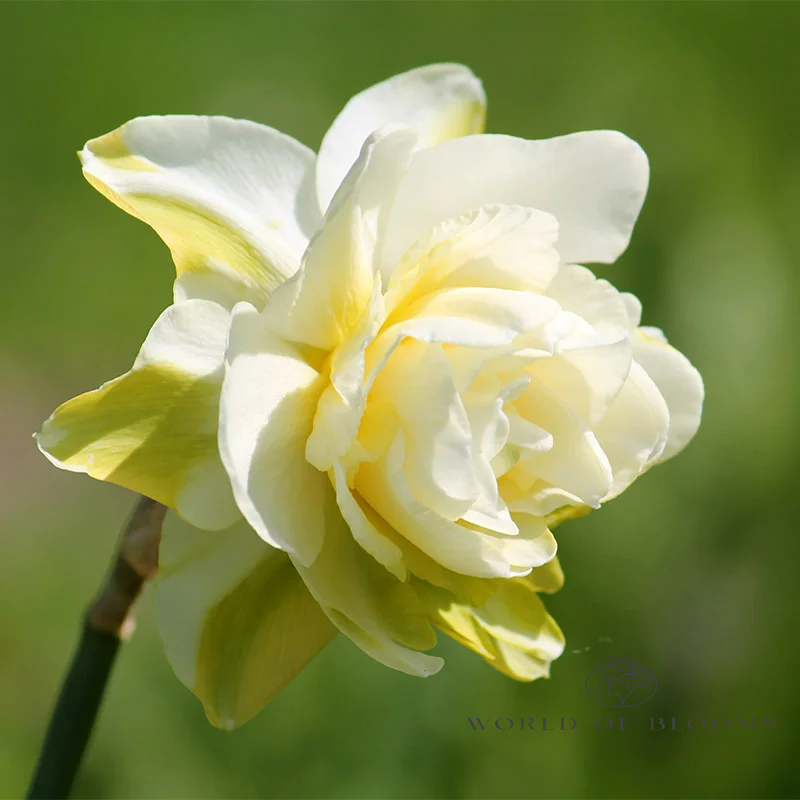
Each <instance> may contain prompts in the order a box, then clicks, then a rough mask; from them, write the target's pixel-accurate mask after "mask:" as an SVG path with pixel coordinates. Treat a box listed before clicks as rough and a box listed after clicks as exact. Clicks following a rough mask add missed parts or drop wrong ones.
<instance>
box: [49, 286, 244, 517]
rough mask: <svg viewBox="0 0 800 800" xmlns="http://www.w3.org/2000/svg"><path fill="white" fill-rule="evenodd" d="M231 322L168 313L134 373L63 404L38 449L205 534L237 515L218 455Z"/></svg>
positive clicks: (191, 307)
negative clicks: (158, 505) (167, 508)
mask: <svg viewBox="0 0 800 800" xmlns="http://www.w3.org/2000/svg"><path fill="white" fill-rule="evenodd" d="M229 325H230V314H229V312H228V311H226V310H225V309H224V308H222V307H221V306H219V305H217V304H216V303H211V302H208V301H206V300H188V301H186V302H184V303H179V304H177V305H174V306H170V308H168V309H167V310H166V311H165V312H164V313H163V314H162V315H161V316H160V317H159V318H158V320H157V321H156V323H155V324H154V325H153V328H152V329H151V331H150V333H149V334H148V336H147V338H146V339H145V342H144V344H143V345H142V349H141V351H140V353H139V356H138V357H137V359H136V362H135V363H134V365H133V368H132V369H131V370H130V371H129V372H127V373H125V374H124V375H122V376H121V377H119V378H116V379H115V380H112V381H109V382H108V383H106V384H104V385H103V386H101V387H100V388H99V389H97V390H95V391H93V392H87V393H86V394H82V395H79V396H78V397H75V398H73V399H72V400H69V401H67V402H66V403H64V404H63V405H61V406H60V407H59V408H58V409H56V411H55V412H54V413H53V415H52V416H51V417H50V419H48V420H47V422H45V424H44V426H43V428H42V431H41V433H40V434H39V435H38V437H37V442H38V445H39V448H40V449H41V451H42V452H43V453H44V454H45V455H46V456H47V457H48V458H49V459H50V460H51V461H52V462H53V463H54V464H56V466H59V467H61V468H63V469H68V470H71V471H73V472H85V473H87V474H89V475H91V476H92V477H93V478H97V479H98V480H105V481H109V482H111V483H116V484H119V485H120V486H125V487H126V488H128V489H131V490H133V491H135V492H139V493H140V494H144V495H146V496H147V497H152V498H153V499H154V500H157V501H158V502H160V503H164V505H167V506H170V507H171V508H175V509H176V510H177V511H178V513H180V514H181V515H182V516H184V517H185V518H186V519H187V520H189V521H190V522H192V523H193V524H194V525H197V526H199V527H202V528H208V529H219V528H225V527H227V526H229V525H231V524H233V523H234V522H235V521H236V520H237V519H238V518H239V512H238V509H237V508H236V504H235V503H234V501H233V495H232V494H231V487H230V482H229V480H228V477H227V475H226V474H225V471H224V470H223V469H222V464H221V462H220V458H219V453H218V450H217V421H218V417H219V396H220V389H221V386H222V374H223V356H224V352H225V341H226V338H227V335H228V328H229Z"/></svg>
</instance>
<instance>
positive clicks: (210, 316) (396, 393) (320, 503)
mask: <svg viewBox="0 0 800 800" xmlns="http://www.w3.org/2000/svg"><path fill="white" fill-rule="evenodd" d="M484 117H485V98H484V93H483V90H482V87H481V84H480V82H479V81H478V80H477V79H476V78H475V76H474V75H473V74H472V73H471V72H470V71H469V70H468V69H466V68H465V67H462V66H458V65H436V66H430V67H424V68H421V69H417V70H413V71H411V72H408V73H405V74H403V75H399V76H396V77H394V78H391V79H390V80H388V81H385V82H384V83H381V84H378V85H376V86H373V87H372V88H370V89H367V90H366V91H364V92H362V93H361V94H359V95H357V96H356V97H354V98H353V99H352V100H351V101H350V102H349V103H348V104H347V105H346V106H345V108H344V109H343V111H342V112H341V113H340V114H339V116H338V117H337V118H336V120H335V121H334V123H333V125H332V126H331V128H330V130H329V131H328V133H327V134H326V135H325V137H324V139H323V141H322V145H321V147H320V151H319V154H318V155H317V156H315V155H314V153H313V152H312V151H311V150H309V149H308V148H306V147H305V146H303V145H302V144H300V143H298V142H297V141H295V140H294V139H291V138H290V137H288V136H286V135H284V134H281V133H279V132H277V131H275V130H273V129H271V128H267V127H265V126H263V125H257V124H255V123H252V122H245V121H238V120H232V119H227V118H221V117H210V118H209V117H144V118H139V119H135V120H133V121H131V122H129V123H127V124H126V125H124V126H123V127H122V128H120V129H118V130H116V131H114V132H113V133H110V134H107V135H106V136H102V137H100V138H99V139H94V140H92V141H90V142H89V143H88V144H87V145H86V146H85V148H84V149H83V152H82V154H81V160H82V163H83V170H84V174H85V175H86V177H87V178H88V180H89V181H90V182H91V183H92V185H93V186H95V187H96V188H97V189H98V190H99V191H101V192H102V193H103V194H104V195H106V196H107V197H108V198H109V199H111V200H112V201H113V202H114V203H116V204H117V205H118V206H120V207H121V208H123V209H124V210H126V211H128V212H129V213H130V214H132V215H133V216H136V217H138V218H139V219H142V220H143V221H145V222H147V223H148V224H149V225H151V226H152V227H153V228H154V229H155V230H156V232H157V233H158V234H159V235H160V236H161V238H162V239H163V240H164V241H165V242H166V244H167V245H168V247H169V248H170V250H171V252H172V256H173V259H174V261H175V265H176V267H177V279H176V281H175V302H174V304H173V305H172V306H170V307H169V308H168V309H167V310H166V311H165V312H164V313H163V314H162V315H161V316H160V317H159V319H158V320H157V321H156V323H155V325H154V326H153V328H152V329H151V331H150V333H149V335H148V336H147V338H146V340H145V342H144V345H143V346H142V349H141V351H140V353H139V356H138V357H137V359H136V361H135V362H134V365H133V367H132V368H131V370H130V371H129V372H127V373H125V374H124V375H122V376H121V377H119V378H116V379H115V380H112V381H110V382H109V383H107V384H104V385H103V386H102V387H100V388H99V389H97V390H96V391H94V392H89V393H88V394H84V395H81V396H79V397H76V398H75V399H73V400H70V401H69V402H67V403H65V404H64V405H62V406H61V407H60V408H59V409H57V410H56V412H55V413H54V414H53V416H52V417H51V418H50V419H49V420H48V421H47V422H46V423H45V425H44V428H43V430H42V432H41V433H40V434H39V437H38V442H39V447H40V448H41V449H42V451H43V452H44V453H45V454H46V455H47V456H48V458H50V459H51V460H52V461H53V462H54V463H55V464H56V465H58V466H60V467H62V468H65V469H69V470H73V471H76V472H85V473H88V474H89V475H91V476H92V477H95V478H98V479H101V480H107V481H111V482H113V483H117V484H120V485H122V486H126V487H128V488H130V489H132V490H134V491H136V492H140V493H142V494H144V495H147V496H149V497H151V498H154V499H155V500H158V501H159V502H161V503H164V504H165V505H167V506H169V507H170V508H172V509H174V510H175V511H176V512H177V515H172V517H171V519H170V520H169V521H168V524H167V526H166V528H165V532H164V539H163V542H162V549H161V554H160V561H161V575H160V579H159V585H158V589H157V609H158V615H159V626H160V630H161V633H162V636H163V639H164V642H165V646H166V651H167V654H168V657H169V659H170V662H171V663H172V665H173V667H174V668H175V671H176V672H177V674H178V676H179V677H180V678H181V680H182V681H183V682H184V683H186V685H187V686H189V687H190V688H191V689H192V690H193V691H194V692H195V693H196V694H197V696H198V697H199V698H200V699H201V700H202V701H203V703H204V705H205V708H206V712H207V714H208V716H209V718H210V719H211V720H212V722H214V723H215V724H217V725H221V726H223V727H233V726H235V725H237V724H240V723H241V722H243V721H245V720H247V719H248V718H250V717H251V716H252V715H253V714H254V713H256V712H257V711H258V710H259V709H260V708H261V707H262V706H263V705H264V703H265V702H267V701H268V700H269V698H270V697H272V696H273V695H274V694H275V692H276V691H278V690H279V689H280V688H281V687H282V686H283V685H284V684H286V683H287V682H288V681H289V680H291V679H292V677H294V675H295V674H296V673H297V672H298V671H299V670H300V669H301V668H302V667H303V666H304V665H305V664H306V663H307V662H308V660H309V659H311V658H312V657H313V656H314V655H315V653H317V652H318V651H319V649H320V648H321V647H322V646H323V645H324V644H325V643H326V642H327V641H328V640H330V638H331V637H332V636H333V635H334V633H335V632H336V631H337V630H338V631H341V632H343V633H344V634H345V635H346V636H348V637H349V638H350V639H351V640H352V641H353V642H355V644H356V645H358V646H359V647H360V648H361V649H362V650H363V651H364V652H366V653H367V654H369V655H370V656H372V657H373V658H375V659H377V660H378V661H380V662H382V663H383V664H386V665H387V666H390V667H393V668H395V669H398V670H401V671H403V672H406V673H409V674H412V675H420V676H425V675H430V674H432V673H435V672H437V671H438V670H439V669H440V667H441V665H442V660H441V659H440V658H438V657H435V656H432V655H429V654H428V653H427V652H425V651H427V650H429V649H430V648H431V647H432V646H433V645H434V644H435V642H436V635H435V632H434V629H435V628H438V629H439V630H440V631H443V632H444V633H446V634H448V635H450V636H452V637H453V638H455V639H456V640H458V641H459V642H461V643H462V644H464V645H465V646H467V647H468V648H470V649H472V650H474V651H475V652H477V653H479V654H480V655H481V656H483V657H484V658H485V659H486V660H487V661H488V662H489V663H491V664H492V665H493V666H495V667H496V668H498V669H500V670H502V671H503V672H505V673H506V674H508V675H510V676H511V677H513V678H517V679H519V680H533V679H534V678H537V677H541V676H546V675H548V673H549V665H550V662H551V661H552V660H553V659H555V658H556V657H557V656H558V655H559V654H560V653H561V652H562V650H563V646H564V640H563V636H562V634H561V632H560V630H559V628H558V626H557V625H556V623H555V622H554V621H553V619H552V618H551V617H550V616H549V615H548V613H547V612H546V611H545V609H544V606H543V604H542V602H541V600H540V598H539V595H540V594H541V593H547V592H552V591H555V590H556V589H558V588H560V586H561V584H562V582H563V575H562V572H561V569H560V566H559V564H558V561H557V559H556V558H555V554H556V542H555V539H554V538H553V535H552V533H551V530H550V529H551V528H552V527H554V526H555V524H557V523H558V522H560V521H561V520H563V519H566V518H569V517H574V516H580V515H582V514H585V513H587V512H588V511H589V510H591V509H592V508H597V507H599V505H600V504H601V503H603V502H605V501H607V500H609V499H610V498H612V497H614V496H616V495H618V494H619V493H620V492H622V491H623V490H624V489H625V488H626V487H627V486H629V485H630V483H631V482H632V481H633V480H634V479H635V478H636V477H637V476H638V475H640V474H642V473H643V472H644V471H645V470H647V469H648V468H649V467H651V466H652V465H653V464H655V463H658V462H660V461H663V460H664V459H666V458H668V457H670V456H672V455H674V454H675V453H677V452H678V451H679V450H680V449H681V448H682V447H684V446H685V445H686V443H687V442H688V441H689V440H690V439H691V438H692V436H693V435H694V433H695V431H696V429H697V427H698V424H699V421H700V412H701V405H702V398H703V386H702V381H701V379H700V376H699V374H698V373H697V371H696V370H695V369H694V368H693V367H692V366H691V365H690V364H689V362H688V361H687V359H686V358H685V357H684V356H683V355H681V354H680V353H678V352H677V351H676V350H674V349H673V348H672V347H670V345H668V344H667V342H666V340H665V339H664V337H663V334H661V332H660V331H658V330H656V329H653V328H642V327H640V313H641V307H640V305H639V303H638V301H637V300H636V298H635V297H633V296H632V295H630V294H624V293H620V292H618V291H617V290H616V289H614V288H613V286H611V285H610V284H609V283H608V282H606V281H605V280H599V279H597V278H596V277H595V276H594V275H593V274H592V273H591V272H590V271H589V270H588V269H586V268H585V267H583V266H578V265H579V264H581V263H598V262H599V263H609V262H613V261H614V260H615V259H616V258H617V257H618V256H619V255H620V253H622V251H623V250H624V249H625V247H626V246H627V244H628V240H629V238H630V234H631V230H632V228H633V225H634V222H635V220H636V218H637V215H638V213H639V210H640V208H641V205H642V203H643V201H644V196H645V192H646V188H647V181H648V164H647V159H646V157H645V155H644V153H643V152H642V150H641V149H640V148H639V146H638V145H637V144H635V143H634V142H632V141H631V140H630V139H628V138H627V137H625V136H623V135H622V134H620V133H616V132H610V131H596V132H587V133H577V134H573V135H569V136H563V137H559V138H556V139H550V140H546V141H528V140H524V139H518V138H514V137H511V136H499V135H484V134H482V130H483V122H484Z"/></svg>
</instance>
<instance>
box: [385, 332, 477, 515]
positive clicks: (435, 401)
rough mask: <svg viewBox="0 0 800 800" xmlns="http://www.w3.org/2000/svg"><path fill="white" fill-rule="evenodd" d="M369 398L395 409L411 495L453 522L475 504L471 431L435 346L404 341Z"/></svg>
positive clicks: (449, 371)
mask: <svg viewBox="0 0 800 800" xmlns="http://www.w3.org/2000/svg"><path fill="white" fill-rule="evenodd" d="M372 398H376V399H377V398H385V399H386V400H387V401H388V402H391V403H392V405H393V406H394V410H395V413H396V415H397V418H398V420H399V422H400V425H401V426H402V428H403V431H404V434H405V454H406V458H405V464H404V465H403V470H404V472H405V475H406V478H407V480H408V483H409V486H410V487H411V491H412V492H413V494H414V496H415V497H416V498H417V500H419V501H420V502H421V503H423V504H424V505H426V506H428V508H430V509H432V510H433V511H435V512H436V513H438V514H440V515H441V516H443V517H445V518H446V519H450V520H456V519H458V518H459V517H461V516H462V515H463V514H464V513H465V512H466V511H467V509H469V508H470V506H471V505H472V504H473V502H474V501H475V499H476V498H477V496H478V485H477V481H476V477H475V473H474V470H473V466H472V432H471V429H470V424H469V419H468V417H467V412H466V410H465V409H464V404H463V402H462V401H461V397H460V396H459V394H458V392H457V391H456V388H455V385H454V384H453V375H452V368H451V367H450V363H449V361H448V360H447V359H446V358H445V356H444V354H443V352H442V346H441V345H439V344H426V343H424V342H418V341H414V340H407V341H405V342H404V343H403V344H401V345H400V347H398V348H397V349H396V350H395V351H394V353H392V356H391V357H390V358H389V360H388V361H387V363H386V366H385V367H384V368H383V370H381V372H380V374H379V375H378V377H377V379H376V381H375V385H374V387H373V392H372V394H371V395H370V400H371V401H372Z"/></svg>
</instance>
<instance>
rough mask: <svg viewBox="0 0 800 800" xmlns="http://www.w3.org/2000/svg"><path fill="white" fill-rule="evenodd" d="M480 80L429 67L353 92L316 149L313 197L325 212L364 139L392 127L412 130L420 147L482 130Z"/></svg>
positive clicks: (463, 71) (451, 67)
mask: <svg viewBox="0 0 800 800" xmlns="http://www.w3.org/2000/svg"><path fill="white" fill-rule="evenodd" d="M485 104H486V98H485V95H484V93H483V87H482V86H481V82H480V81H479V80H478V79H477V78H476V77H475V76H474V75H473V74H472V72H470V71H469V70H468V69H467V68H466V67H463V66H461V65H460V64H432V65H430V66H427V67H420V68H418V69H413V70H410V71H409V72H404V73H403V74H401V75H395V76H394V77H392V78H389V80H386V81H383V82H382V83H378V84H376V85H375V86H371V87H370V88H369V89H366V90H365V91H363V92H361V93H360V94H357V95H356V96H355V97H353V98H352V99H351V100H350V101H349V102H348V103H347V105H346V106H345V107H344V108H343V109H342V111H341V113H340V114H339V116H338V117H336V119H335V120H334V122H333V125H331V127H330V129H329V130H328V132H327V133H326V134H325V138H324V139H323V140H322V145H321V146H320V149H319V159H318V161H317V193H318V196H319V202H320V207H321V208H323V209H325V208H327V206H328V203H330V200H331V198H332V197H333V195H334V193H335V191H336V189H337V187H338V186H339V184H340V183H341V182H342V180H343V179H344V176H345V175H346V174H347V172H348V170H349V169H350V167H351V166H352V165H353V162H355V160H356V158H357V157H358V151H359V150H360V149H361V145H362V144H363V142H364V140H365V139H366V138H367V137H368V136H369V135H370V134H371V133H372V132H373V131H376V130H377V129H378V128H381V127H383V126H384V125H391V124H393V123H402V124H404V125H411V126H413V127H414V128H415V129H416V130H417V131H418V132H419V135H420V143H421V145H422V146H423V147H430V146H431V145H434V144H438V143H439V142H443V141H445V140H446V139H452V138H454V137H456V136H466V135H468V134H471V133H479V132H481V131H482V130H483V120H484V116H485Z"/></svg>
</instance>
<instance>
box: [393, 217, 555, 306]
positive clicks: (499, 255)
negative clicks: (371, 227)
mask: <svg viewBox="0 0 800 800" xmlns="http://www.w3.org/2000/svg"><path fill="white" fill-rule="evenodd" d="M557 239H558V222H557V221H556V219H555V218H554V217H553V216H552V215H550V214H547V213H545V212H543V211H537V210H536V209H532V208H523V207H521V206H504V205H492V206H486V207H483V208H478V209H474V210H470V211H468V212H466V213H465V214H462V215H461V216H459V217H456V218H454V219H446V220H444V221H443V222H439V223H437V224H436V225H435V226H434V227H433V228H432V229H431V230H430V231H428V232H427V233H425V234H424V235H423V236H421V237H420V238H419V239H418V240H417V241H416V242H415V243H414V244H413V245H412V246H411V247H410V248H409V250H408V251H407V252H406V253H405V254H404V255H403V257H402V259H401V261H400V263H399V264H398V263H396V262H394V261H390V262H384V261H382V263H381V272H382V274H383V276H384V279H389V283H388V290H387V306H388V307H389V309H390V310H392V311H394V310H395V309H398V307H399V306H401V305H402V304H408V303H410V302H413V301H414V300H417V299H419V298H420V297H422V296H423V295H425V294H428V293H429V292H432V291H436V290H437V289H442V288H447V287H451V288H455V287H459V286H466V287H487V288H494V289H516V290H522V291H531V292H542V291H543V290H544V289H545V288H546V287H547V286H548V285H549V284H550V283H551V281H552V279H553V277H554V276H555V274H556V271H557V269H558V253H557V251H556V249H555V244H556V240H557Z"/></svg>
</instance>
